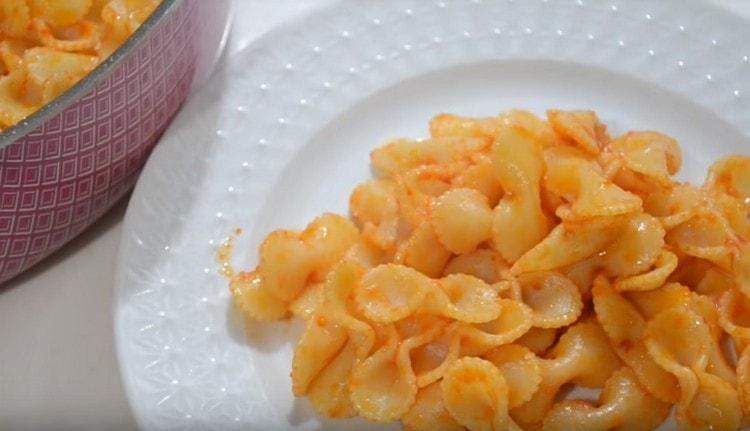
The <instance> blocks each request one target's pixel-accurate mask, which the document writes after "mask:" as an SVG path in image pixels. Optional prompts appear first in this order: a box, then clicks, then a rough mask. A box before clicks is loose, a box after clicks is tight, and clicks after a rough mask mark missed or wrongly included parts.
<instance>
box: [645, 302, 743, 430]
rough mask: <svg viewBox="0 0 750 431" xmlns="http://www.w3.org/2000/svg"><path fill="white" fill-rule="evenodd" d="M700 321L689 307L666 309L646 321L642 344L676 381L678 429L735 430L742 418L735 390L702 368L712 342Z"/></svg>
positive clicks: (707, 359) (707, 358)
mask: <svg viewBox="0 0 750 431" xmlns="http://www.w3.org/2000/svg"><path fill="white" fill-rule="evenodd" d="M702 322H703V320H702V319H701V317H700V316H699V315H697V314H696V313H694V312H693V311H691V310H690V309H689V308H685V307H673V308H670V309H669V310H666V311H664V312H662V313H660V314H659V315H657V316H656V317H655V318H654V319H652V320H651V321H650V322H649V325H648V329H647V331H646V341H645V343H646V347H647V349H648V352H649V355H651V357H652V358H653V359H654V361H656V362H657V363H658V364H659V365H660V366H661V367H662V368H664V369H665V370H667V371H668V372H670V373H672V374H673V375H674V376H675V377H676V378H677V380H678V381H679V383H680V392H681V394H680V400H679V402H678V404H677V411H676V418H677V422H678V424H679V425H680V428H681V429H686V430H691V429H695V430H698V429H726V430H733V429H737V428H739V425H740V420H741V418H742V413H741V408H740V404H739V399H738V395H737V391H736V390H735V389H734V388H733V387H732V385H731V384H729V383H728V382H726V381H724V380H723V379H721V378H720V377H717V376H715V375H713V374H710V373H708V372H706V371H704V369H705V367H706V365H707V363H708V361H709V354H710V353H709V349H711V348H712V346H711V344H712V343H711V341H710V340H711V335H710V332H709V331H708V328H707V327H706V326H705V325H704V324H703V323H702ZM684 340H690V342H685V341H684Z"/></svg>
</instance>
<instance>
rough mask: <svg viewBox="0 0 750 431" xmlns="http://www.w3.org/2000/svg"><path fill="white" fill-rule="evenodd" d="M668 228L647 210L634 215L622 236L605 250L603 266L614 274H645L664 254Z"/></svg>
mask: <svg viewBox="0 0 750 431" xmlns="http://www.w3.org/2000/svg"><path fill="white" fill-rule="evenodd" d="M665 233H666V232H665V231H664V228H663V227H662V226H661V223H659V221H658V220H657V219H656V218H654V217H653V216H651V215H649V214H647V213H641V214H638V215H635V216H633V217H632V218H631V219H630V220H628V222H627V223H626V224H625V226H624V228H623V229H622V230H621V231H620V234H619V236H618V237H617V239H616V240H615V242H614V243H612V244H611V245H610V246H608V247H607V248H606V249H605V250H604V255H603V256H602V262H601V263H602V268H603V269H604V270H605V271H606V272H607V275H609V276H611V277H627V276H631V275H636V274H641V273H643V272H645V271H646V270H648V269H649V268H651V266H652V265H654V263H656V261H657V259H658V258H659V256H660V255H661V254H662V247H663V246H664V235H665Z"/></svg>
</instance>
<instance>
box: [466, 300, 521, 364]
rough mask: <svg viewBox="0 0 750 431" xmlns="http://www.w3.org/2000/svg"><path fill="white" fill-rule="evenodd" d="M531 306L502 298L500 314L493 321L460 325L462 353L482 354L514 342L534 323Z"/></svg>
mask: <svg viewBox="0 0 750 431" xmlns="http://www.w3.org/2000/svg"><path fill="white" fill-rule="evenodd" d="M532 316H533V312H532V311H531V308H529V307H528V306H527V305H525V304H524V303H522V302H520V301H514V300H511V299H501V300H500V316H499V317H498V318H497V319H495V320H492V321H489V322H484V323H477V324H474V325H467V324H464V325H462V326H460V329H459V331H460V334H461V354H462V355H469V356H471V355H481V354H483V353H485V352H487V351H489V350H490V349H492V348H495V347H497V346H502V345H503V344H508V343H512V342H513V341H515V340H517V339H518V338H520V337H521V336H522V335H523V334H525V333H526V332H527V331H528V330H529V329H531V325H532Z"/></svg>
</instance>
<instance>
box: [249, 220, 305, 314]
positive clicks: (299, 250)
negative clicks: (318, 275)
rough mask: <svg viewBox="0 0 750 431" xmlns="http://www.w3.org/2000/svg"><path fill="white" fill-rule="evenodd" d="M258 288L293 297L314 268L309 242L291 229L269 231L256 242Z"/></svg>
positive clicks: (284, 299) (277, 295)
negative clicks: (261, 241) (260, 279)
mask: <svg viewBox="0 0 750 431" xmlns="http://www.w3.org/2000/svg"><path fill="white" fill-rule="evenodd" d="M259 254H260V264H259V265H258V271H259V272H260V275H261V277H262V284H263V285H262V286H261V288H262V289H264V290H266V291H267V292H268V293H269V294H271V295H273V296H275V297H276V298H278V299H280V300H282V301H284V302H288V301H291V300H292V299H294V298H296V297H297V295H299V294H300V292H302V290H303V289H304V288H305V286H306V284H307V280H308V278H309V276H310V274H311V273H312V272H313V270H314V269H315V262H314V261H313V259H312V258H311V253H310V250H309V246H308V245H307V244H305V243H304V242H303V241H302V240H301V239H299V233H297V232H293V231H274V232H271V233H270V234H269V235H268V236H267V237H266V239H265V240H264V241H263V243H262V244H261V245H260V251H259Z"/></svg>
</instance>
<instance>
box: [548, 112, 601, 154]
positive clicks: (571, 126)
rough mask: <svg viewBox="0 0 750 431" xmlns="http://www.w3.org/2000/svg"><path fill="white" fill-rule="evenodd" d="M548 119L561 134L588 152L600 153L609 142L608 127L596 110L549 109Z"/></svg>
mask: <svg viewBox="0 0 750 431" xmlns="http://www.w3.org/2000/svg"><path fill="white" fill-rule="evenodd" d="M547 120H549V123H550V124H551V125H552V128H553V129H554V130H555V132H557V133H558V134H559V135H561V136H564V137H565V138H567V139H569V140H571V141H572V142H573V143H575V145H576V146H578V147H580V148H582V149H583V150H585V151H586V152H587V153H590V154H594V155H596V154H599V152H600V151H601V149H602V147H603V146H604V145H606V144H607V143H608V142H609V135H608V134H607V127H606V126H605V125H603V124H602V123H601V122H600V121H599V117H597V115H596V113H595V112H594V111H560V110H556V109H550V110H548V111H547Z"/></svg>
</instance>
